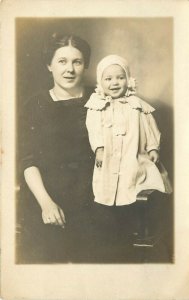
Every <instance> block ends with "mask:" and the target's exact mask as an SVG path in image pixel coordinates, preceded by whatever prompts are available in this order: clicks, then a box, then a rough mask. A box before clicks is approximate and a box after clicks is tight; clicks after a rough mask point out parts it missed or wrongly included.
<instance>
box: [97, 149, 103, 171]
mask: <svg viewBox="0 0 189 300" xmlns="http://www.w3.org/2000/svg"><path fill="white" fill-rule="evenodd" d="M103 155H104V148H103V147H101V148H97V150H96V160H95V164H96V166H97V168H101V167H102V161H103Z"/></svg>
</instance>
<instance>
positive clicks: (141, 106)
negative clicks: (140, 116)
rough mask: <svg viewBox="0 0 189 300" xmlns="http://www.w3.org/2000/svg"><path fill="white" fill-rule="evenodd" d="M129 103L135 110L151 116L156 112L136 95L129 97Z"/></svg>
mask: <svg viewBox="0 0 189 300" xmlns="http://www.w3.org/2000/svg"><path fill="white" fill-rule="evenodd" d="M127 102H128V103H129V105H130V106H131V107H132V108H133V109H138V110H140V111H141V112H143V113H145V114H150V113H152V112H153V111H155V108H154V107H152V106H151V105H150V104H149V103H147V102H146V101H144V100H142V99H141V98H140V97H138V96H136V95H131V96H129V97H128V98H127Z"/></svg>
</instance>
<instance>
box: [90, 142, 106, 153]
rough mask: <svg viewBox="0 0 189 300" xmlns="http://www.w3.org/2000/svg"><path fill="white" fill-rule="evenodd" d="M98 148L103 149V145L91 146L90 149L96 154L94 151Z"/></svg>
mask: <svg viewBox="0 0 189 300" xmlns="http://www.w3.org/2000/svg"><path fill="white" fill-rule="evenodd" d="M98 148H104V145H103V144H98V145H93V147H92V150H93V152H94V153H96V150H97V149H98Z"/></svg>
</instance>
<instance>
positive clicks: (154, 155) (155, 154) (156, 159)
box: [148, 150, 159, 164]
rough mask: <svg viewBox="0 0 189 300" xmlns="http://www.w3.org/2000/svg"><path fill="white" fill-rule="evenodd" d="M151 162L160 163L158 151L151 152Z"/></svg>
mask: <svg viewBox="0 0 189 300" xmlns="http://www.w3.org/2000/svg"><path fill="white" fill-rule="evenodd" d="M148 155H149V157H150V160H151V161H153V162H154V163H155V164H157V163H158V162H159V152H158V151H157V150H151V151H150V152H149V153H148Z"/></svg>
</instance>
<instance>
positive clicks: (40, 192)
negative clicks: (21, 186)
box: [24, 166, 66, 228]
mask: <svg viewBox="0 0 189 300" xmlns="http://www.w3.org/2000/svg"><path fill="white" fill-rule="evenodd" d="M24 177H25V180H26V183H27V184H28V187H29V188H30V190H31V192H32V193H33V194H34V196H35V198H36V200H37V202H38V203H39V205H40V207H41V209H42V218H43V222H44V223H45V224H54V225H59V226H61V227H62V228H64V225H65V223H66V220H65V216H64V212H63V210H62V209H61V208H60V207H59V206H58V205H57V204H56V203H55V202H54V201H53V200H52V199H51V197H50V195H49V194H48V193H47V191H46V189H45V187H44V184H43V180H42V177H41V173H40V171H39V169H38V168H37V167H34V166H32V167H29V168H27V169H26V170H25V171H24Z"/></svg>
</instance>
